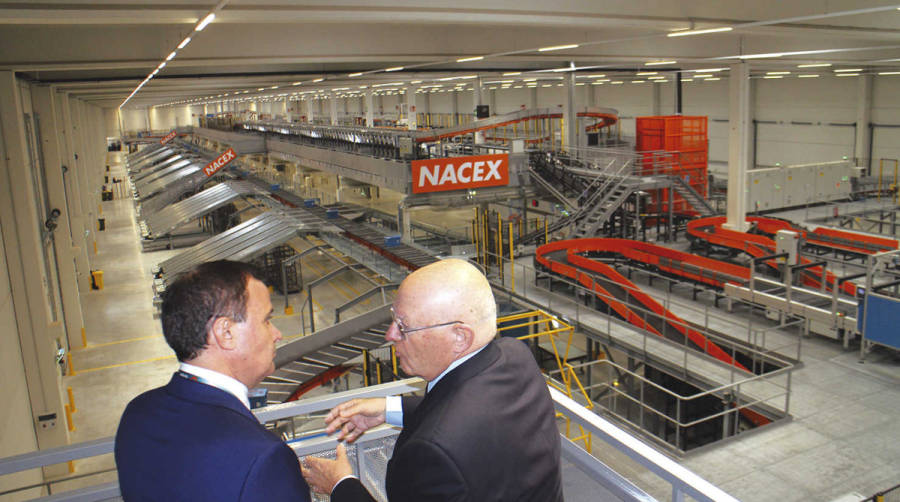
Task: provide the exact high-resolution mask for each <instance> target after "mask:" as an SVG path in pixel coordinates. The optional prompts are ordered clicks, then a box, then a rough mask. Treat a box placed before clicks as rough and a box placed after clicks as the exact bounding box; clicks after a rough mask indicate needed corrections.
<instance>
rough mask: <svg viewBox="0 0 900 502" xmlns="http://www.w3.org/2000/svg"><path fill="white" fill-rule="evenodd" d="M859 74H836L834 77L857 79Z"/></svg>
mask: <svg viewBox="0 0 900 502" xmlns="http://www.w3.org/2000/svg"><path fill="white" fill-rule="evenodd" d="M858 76H859V73H838V74H837V75H835V77H858Z"/></svg>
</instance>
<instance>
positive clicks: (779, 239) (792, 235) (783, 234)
mask: <svg viewBox="0 0 900 502" xmlns="http://www.w3.org/2000/svg"><path fill="white" fill-rule="evenodd" d="M775 252H776V253H778V254H781V253H787V254H788V259H787V263H788V265H796V264H797V262H798V260H799V259H800V234H799V233H797V232H792V231H790V230H779V231H778V232H777V233H776V234H775Z"/></svg>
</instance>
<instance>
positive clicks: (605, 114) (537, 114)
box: [415, 107, 619, 143]
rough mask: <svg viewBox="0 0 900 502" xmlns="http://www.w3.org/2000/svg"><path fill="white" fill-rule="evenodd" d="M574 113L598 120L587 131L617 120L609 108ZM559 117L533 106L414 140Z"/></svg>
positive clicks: (560, 116) (426, 141)
mask: <svg viewBox="0 0 900 502" xmlns="http://www.w3.org/2000/svg"><path fill="white" fill-rule="evenodd" d="M576 115H577V116H578V117H580V118H594V119H598V120H599V122H598V123H597V124H592V125H590V126H587V127H586V128H585V130H587V131H589V132H590V131H595V130H598V129H601V128H603V127H609V126H611V125H614V124H616V123H617V122H618V120H619V112H618V111H616V110H613V109H611V108H594V107H588V108H584V109H582V110H581V111H578V112H576ZM561 118H563V114H562V112H560V111H558V110H557V109H553V108H534V109H527V110H519V111H516V112H512V113H505V114H503V115H494V116H493V117H490V118H487V119H482V120H476V121H475V122H473V123H471V124H465V125H460V126H456V127H447V128H443V129H435V130H432V131H424V132H421V133H418V134H417V135H416V136H415V140H416V142H417V143H428V142H431V141H439V140H442V139H448V138H454V137H456V136H464V135H466V134H472V133H475V132H481V131H488V130H491V129H498V128H500V127H506V126H511V125H516V124H520V123H523V122H528V121H533V120H544V119H561Z"/></svg>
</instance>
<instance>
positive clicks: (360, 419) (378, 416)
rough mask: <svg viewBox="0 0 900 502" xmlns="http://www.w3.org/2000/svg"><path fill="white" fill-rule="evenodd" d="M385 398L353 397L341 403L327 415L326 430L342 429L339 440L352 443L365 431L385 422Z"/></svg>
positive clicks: (332, 431) (331, 431) (330, 431)
mask: <svg viewBox="0 0 900 502" xmlns="http://www.w3.org/2000/svg"><path fill="white" fill-rule="evenodd" d="M384 408H385V399H384V398H383V397H381V398H369V399H353V400H351V401H347V402H346V403H341V404H339V405H337V406H335V407H334V408H332V409H331V411H330V412H328V415H327V416H326V417H325V424H326V425H327V427H325V432H326V433H328V434H332V433H334V431H336V430H338V429H340V431H341V432H340V434H338V437H337V440H338V441H342V440H343V441H347V442H348V443H352V442H353V441H356V438H358V437H359V436H361V435H362V433H363V432H366V431H367V430H369V429H371V428H372V427H375V426H376V425H381V424H383V423H384Z"/></svg>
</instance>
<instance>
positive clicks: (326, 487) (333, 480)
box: [300, 443, 353, 495]
mask: <svg viewBox="0 0 900 502" xmlns="http://www.w3.org/2000/svg"><path fill="white" fill-rule="evenodd" d="M335 453H336V456H337V459H336V460H328V459H325V458H318V457H304V458H303V460H301V461H300V471H301V472H302V473H303V478H304V479H305V480H306V482H307V483H308V484H309V486H310V488H312V489H313V491H315V492H318V493H324V494H326V495H330V494H331V491H332V490H333V489H334V486H335V485H336V484H337V483H338V481H340V480H342V479H344V478H345V477H347V476H350V475H352V474H353V469H352V468H351V467H350V461H349V460H347V449H346V448H345V447H344V444H343V443H338V445H337V450H336V451H335Z"/></svg>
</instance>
